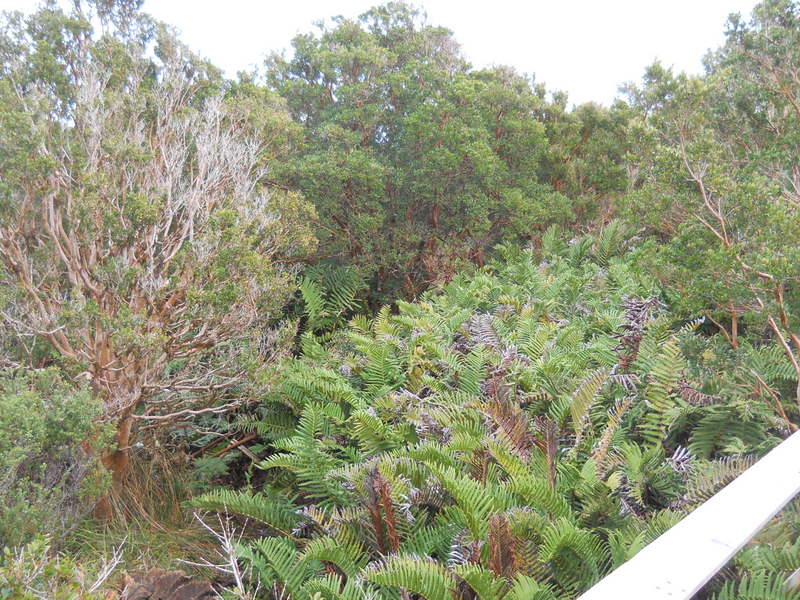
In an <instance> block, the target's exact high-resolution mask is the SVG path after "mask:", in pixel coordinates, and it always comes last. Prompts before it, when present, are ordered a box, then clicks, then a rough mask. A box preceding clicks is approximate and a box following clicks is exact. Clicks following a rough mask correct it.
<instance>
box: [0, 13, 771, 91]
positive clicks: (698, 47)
mask: <svg viewBox="0 0 800 600" xmlns="http://www.w3.org/2000/svg"><path fill="white" fill-rule="evenodd" d="M379 3H380V0H288V1H287V0H225V1H219V0H145V4H144V8H145V10H146V11H148V12H150V13H151V14H153V15H155V16H156V17H158V18H159V19H161V20H163V21H166V22H168V23H171V24H172V25H175V26H176V27H177V28H178V29H179V30H180V31H181V32H182V34H183V35H182V38H183V40H184V41H185V42H186V43H188V44H189V46H190V47H192V48H193V49H194V50H195V51H197V52H199V53H200V54H201V55H203V56H205V57H207V58H209V59H211V60H212V61H213V62H214V63H215V64H217V65H219V66H220V67H222V68H223V69H225V71H226V72H227V73H228V74H229V75H231V76H233V75H235V74H236V72H237V71H239V70H249V68H250V67H252V66H253V65H255V64H260V63H261V62H262V60H263V57H264V56H265V55H266V54H268V53H269V52H270V51H272V50H280V49H284V48H285V49H289V48H290V41H291V39H292V37H293V36H294V35H295V34H297V33H302V32H306V31H309V30H311V29H312V27H313V23H314V22H315V21H317V20H320V19H323V18H326V17H329V16H332V15H344V16H347V17H353V16H356V15H358V14H360V13H362V12H364V11H365V10H367V9H368V8H369V7H370V6H373V5H374V4H379ZM37 4H38V1H37V0H0V9H3V10H6V9H21V10H32V9H33V8H35V7H36V6H37ZM414 4H416V5H417V6H421V7H422V8H423V9H424V10H425V11H426V12H427V14H428V21H429V22H430V23H432V24H435V25H444V26H446V27H448V28H449V29H451V30H453V31H454V32H455V37H456V39H457V40H458V41H459V42H460V43H461V46H462V49H463V51H464V54H465V55H466V57H467V58H468V59H469V60H470V61H471V62H472V63H473V64H474V65H476V66H487V65H492V64H509V65H512V66H514V67H516V68H517V70H519V71H520V72H523V73H528V74H535V75H536V79H537V81H542V82H544V83H545V84H546V85H547V87H548V89H560V90H565V91H567V92H568V93H569V96H570V99H571V101H572V102H575V103H581V102H586V101H589V100H596V101H599V102H603V103H606V104H608V103H610V102H611V100H612V99H613V98H614V96H615V95H616V93H617V87H618V86H619V85H620V84H621V83H624V82H626V81H631V80H638V79H639V78H640V77H641V75H642V73H643V71H644V67H645V66H646V65H648V64H649V63H651V62H652V61H653V60H654V59H656V58H659V59H660V60H661V61H662V62H664V63H665V64H667V65H672V66H674V68H675V69H676V70H684V71H689V72H700V71H701V70H702V66H701V59H702V57H703V55H704V54H705V52H706V51H707V50H708V49H709V48H714V47H716V46H718V45H719V44H720V43H721V42H722V40H723V25H724V23H725V20H726V18H727V16H728V14H730V13H732V12H741V13H742V14H745V15H749V13H750V10H751V9H752V7H753V6H754V5H755V4H756V1H755V0H605V1H603V0H527V1H526V0H491V1H488V2H487V1H481V2H478V1H473V0H419V1H417V2H414Z"/></svg>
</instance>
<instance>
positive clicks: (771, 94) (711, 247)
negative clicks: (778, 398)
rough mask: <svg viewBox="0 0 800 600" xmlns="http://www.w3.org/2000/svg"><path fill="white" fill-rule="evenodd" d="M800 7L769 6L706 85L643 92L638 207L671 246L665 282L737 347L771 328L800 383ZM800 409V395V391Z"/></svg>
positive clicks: (727, 48)
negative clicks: (747, 330) (747, 332)
mask: <svg viewBox="0 0 800 600" xmlns="http://www.w3.org/2000/svg"><path fill="white" fill-rule="evenodd" d="M798 48H800V6H799V5H798V4H797V3H796V2H789V1H787V0H766V1H765V2H763V3H761V4H760V5H758V6H757V7H756V8H755V9H754V11H753V18H752V20H751V21H750V22H746V21H744V20H743V19H741V17H739V16H733V17H732V18H731V20H730V21H729V27H728V31H727V40H726V43H725V45H724V46H723V47H722V48H721V49H719V50H718V51H717V52H715V53H712V54H710V55H709V57H708V59H707V70H708V73H707V74H706V75H705V76H703V77H689V76H686V75H679V76H675V75H673V74H672V73H671V72H670V71H668V70H666V69H664V68H663V67H661V66H660V65H654V66H653V67H651V68H650V69H649V70H648V73H647V76H646V79H645V84H644V86H643V87H642V89H638V90H632V92H633V93H632V100H633V104H634V105H635V106H637V107H638V108H639V109H640V114H641V116H642V123H643V126H644V128H645V129H646V130H647V131H648V134H647V135H646V136H645V138H646V139H648V140H649V142H648V143H646V144H643V145H642V147H641V152H640V157H639V158H640V165H641V167H642V168H641V170H640V177H641V179H640V182H639V183H640V185H639V187H638V189H637V190H636V191H635V192H634V193H632V194H631V195H630V196H629V202H630V204H629V207H630V208H631V209H632V210H633V211H635V214H636V215H642V214H648V213H649V214H650V215H651V216H650V218H649V219H648V220H649V221H650V222H651V224H652V225H653V226H654V227H655V229H656V230H657V231H659V232H660V233H661V234H662V235H664V236H666V237H670V238H672V242H671V244H670V245H669V246H667V247H666V250H665V251H664V252H662V254H663V255H664V257H665V258H666V260H664V261H661V264H662V266H663V269H664V272H663V274H664V275H665V276H666V277H665V279H666V280H667V281H668V282H669V283H670V284H671V286H672V287H673V288H674V290H675V291H674V292H673V293H674V296H675V299H676V302H677V303H678V304H679V305H682V306H684V307H685V308H688V309H690V310H692V311H697V310H703V309H705V312H706V315H707V316H708V317H709V319H711V320H713V321H714V322H715V323H716V324H717V326H718V327H719V328H720V330H721V331H722V332H723V333H724V334H725V335H726V336H727V338H728V340H729V341H730V343H731V345H732V346H734V347H736V346H737V345H738V342H739V333H740V330H741V328H742V326H748V325H751V326H754V327H759V328H764V330H765V335H767V336H771V337H773V338H775V339H776V340H777V341H778V342H779V343H780V344H781V346H782V347H783V349H784V351H785V354H786V356H787V358H788V359H789V360H790V361H791V363H792V365H793V367H794V369H795V371H796V373H797V374H798V375H800V354H799V353H798V348H800V295H798V293H797V281H798V280H800V268H799V267H798V265H800V251H798V247H797V240H798V239H800V196H799V195H798V190H800V167H798V164H797V147H798V142H799V141H800V138H799V137H798V135H799V132H800V110H798V107H800V51H798ZM797 395H798V400H799V401H800V389H798V390H797Z"/></svg>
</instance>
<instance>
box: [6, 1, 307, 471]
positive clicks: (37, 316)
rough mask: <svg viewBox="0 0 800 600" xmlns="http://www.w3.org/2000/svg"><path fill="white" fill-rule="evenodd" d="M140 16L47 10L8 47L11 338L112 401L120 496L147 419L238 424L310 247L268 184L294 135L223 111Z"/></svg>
mask: <svg viewBox="0 0 800 600" xmlns="http://www.w3.org/2000/svg"><path fill="white" fill-rule="evenodd" d="M140 4H141V3H140V2H138V1H131V0H121V1H118V2H103V1H97V2H93V1H91V0H87V1H86V2H76V4H75V8H74V10H73V11H72V12H70V13H68V14H67V13H64V12H62V11H61V10H60V9H58V8H57V7H56V6H55V5H49V6H46V7H45V8H43V9H42V10H40V11H38V12H37V13H35V14H33V15H32V16H30V17H29V18H23V17H22V16H21V15H18V14H17V15H7V16H6V17H5V24H4V27H3V29H2V31H3V33H2V36H1V37H0V266H1V267H2V271H1V272H0V273H1V274H0V311H2V312H1V314H2V317H3V326H2V327H3V335H4V336H9V337H11V336H13V337H14V339H16V340H19V344H17V348H16V352H17V356H16V359H17V360H19V359H20V358H21V359H22V360H23V364H24V361H28V362H29V363H30V362H31V361H32V360H34V358H36V357H38V358H36V360H42V359H41V356H42V355H41V354H38V355H37V354H35V352H30V351H29V352H25V351H24V348H29V346H25V345H24V343H23V342H24V341H25V340H31V339H33V340H37V341H38V343H39V345H40V346H41V345H42V344H43V345H44V348H45V349H46V352H47V353H48V355H49V357H48V359H47V360H49V361H51V362H52V361H54V362H56V363H58V364H60V365H61V366H62V367H64V368H65V369H67V370H68V371H69V372H71V373H72V374H73V375H74V376H75V377H79V378H85V379H87V380H88V381H89V382H90V385H91V387H92V388H93V389H94V391H95V392H96V393H97V394H99V395H100V396H101V397H102V398H103V400H104V406H105V409H104V415H103V418H104V419H105V420H106V421H111V422H113V423H115V424H116V426H117V437H116V442H115V447H114V448H112V449H110V451H109V453H108V454H107V456H105V457H104V463H105V465H106V466H107V468H109V469H110V470H112V472H113V473H114V480H115V482H119V481H120V480H121V476H122V473H123V472H124V469H125V466H126V464H127V460H128V448H129V447H130V445H131V429H132V426H133V424H134V422H135V421H136V420H137V419H138V420H141V419H145V420H151V421H152V420H154V421H155V422H162V421H168V420H169V419H167V418H166V417H167V416H168V414H173V415H174V414H190V413H191V412H192V411H202V410H222V409H223V408H225V406H224V405H223V406H222V407H221V406H219V402H218V401H217V400H216V396H214V394H219V393H220V392H221V391H224V390H225V389H228V388H230V386H231V385H233V384H235V383H236V382H237V381H239V380H240V379H241V377H242V374H243V370H242V366H241V365H240V364H238V362H237V360H238V358H239V357H240V356H241V355H243V354H244V353H246V351H247V349H248V348H250V347H252V346H253V344H251V343H250V342H251V341H253V340H254V339H257V336H258V328H259V326H263V324H264V323H265V320H266V319H267V318H269V317H270V315H272V314H273V311H275V310H276V309H278V308H280V306H281V303H282V302H283V301H284V299H285V297H286V295H287V293H288V291H289V290H290V288H291V286H290V281H291V278H292V273H293V266H292V264H293V261H294V260H295V259H296V258H297V257H299V256H300V255H302V253H303V252H305V251H306V250H307V249H308V248H309V247H310V246H311V243H312V237H311V235H310V232H309V230H308V229H307V228H306V227H305V226H304V222H306V221H307V220H309V219H310V218H311V216H312V214H313V213H312V211H311V210H310V209H309V208H308V207H307V205H306V204H305V203H304V202H303V201H302V200H301V198H300V197H299V196H297V195H296V194H292V193H286V192H283V191H275V190H272V191H270V190H268V189H267V188H266V187H265V184H264V182H265V181H266V177H267V172H268V165H267V163H266V162H265V160H266V158H267V157H268V156H274V155H275V148H274V147H271V148H269V150H270V151H269V152H265V145H264V144H263V143H262V142H261V141H260V140H259V136H257V135H256V133H259V134H263V131H262V130H263V128H264V127H265V126H266V125H265V124H266V123H270V122H271V123H272V124H273V125H275V124H276V123H280V122H281V119H280V118H274V117H272V116H270V115H268V114H264V111H263V109H262V113H255V114H254V113H252V112H248V107H249V104H248V102H247V98H246V97H243V96H242V95H241V94H234V95H232V96H231V97H230V98H228V99H226V98H224V97H223V92H224V89H223V83H222V80H221V78H220V76H219V73H218V71H217V70H216V69H215V68H213V67H212V66H211V65H209V64H207V63H205V62H203V61H200V60H198V59H197V58H196V57H194V56H193V55H191V53H189V52H188V51H187V50H186V49H185V48H184V47H183V46H181V45H180V44H179V43H178V42H177V41H176V39H175V38H174V36H173V35H172V34H171V32H170V31H169V30H167V29H166V28H165V27H164V26H162V25H160V24H159V23H157V22H155V21H153V20H152V19H150V18H149V17H147V16H146V15H143V14H142V13H140V12H139V10H138V9H139V5H140ZM93 23H99V29H98V30H95V28H94V27H93V25H92V24H93ZM274 137H275V139H279V138H280V135H277V136H274ZM273 146H274V145H273ZM209 393H212V395H211V396H209V395H208V394H209ZM199 398H203V399H204V400H203V403H202V404H200V405H199V406H198V401H199ZM234 402H235V401H234Z"/></svg>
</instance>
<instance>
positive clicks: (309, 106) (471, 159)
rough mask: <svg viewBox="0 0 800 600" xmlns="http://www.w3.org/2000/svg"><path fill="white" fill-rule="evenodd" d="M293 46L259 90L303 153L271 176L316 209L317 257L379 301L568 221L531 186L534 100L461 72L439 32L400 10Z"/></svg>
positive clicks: (483, 75)
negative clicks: (353, 269) (360, 279)
mask: <svg viewBox="0 0 800 600" xmlns="http://www.w3.org/2000/svg"><path fill="white" fill-rule="evenodd" d="M293 46H294V55H293V56H292V57H291V58H289V59H287V58H284V57H282V56H273V57H272V58H271V59H270V60H269V62H268V65H267V67H268V68H267V80H268V82H269V85H270V86H271V87H272V88H273V89H274V90H276V91H277V92H278V93H280V94H281V95H282V96H283V97H284V98H286V100H287V102H288V105H289V108H290V110H291V112H292V114H293V115H294V117H295V118H296V119H297V120H298V121H299V122H300V123H302V124H303V126H304V129H305V132H306V141H305V145H304V146H303V148H302V149H301V151H300V153H299V157H298V159H297V160H296V161H292V162H290V163H286V164H285V165H284V167H285V168H284V169H281V170H280V173H278V177H279V179H280V180H282V181H283V182H284V183H286V184H288V185H290V186H296V187H297V188H298V189H299V190H301V191H302V192H303V193H304V195H305V196H306V197H308V198H309V200H312V201H313V202H314V203H315V205H316V208H317V210H318V213H319V221H318V222H317V226H318V231H319V237H320V242H321V255H322V257H323V258H325V259H328V260H333V261H341V262H347V263H352V264H356V265H358V266H359V267H361V268H362V270H363V271H364V272H365V275H367V276H370V277H372V278H373V283H374V285H373V289H374V290H375V292H376V293H377V294H378V295H379V296H385V295H388V294H390V293H391V292H392V291H393V290H395V289H398V288H400V289H401V290H402V291H403V292H404V293H405V294H406V295H415V294H417V293H419V292H420V291H421V290H422V289H424V288H425V287H427V286H428V285H430V284H431V283H434V282H437V281H441V280H446V279H448V278H449V277H450V276H451V275H452V274H453V272H454V271H455V270H456V269H457V268H458V267H459V266H463V265H464V264H466V263H469V262H474V263H478V264H480V263H481V262H482V261H483V257H484V253H485V252H486V251H487V249H489V248H491V247H492V246H493V245H495V244H496V243H497V242H498V241H500V240H501V239H510V238H517V239H525V238H527V237H529V236H531V234H532V233H533V232H534V231H535V230H537V229H540V228H542V227H543V225H544V224H547V223H552V222H557V221H560V220H561V221H563V220H567V219H568V218H569V216H570V214H571V206H570V202H569V201H568V200H567V198H566V197H564V196H563V195H560V194H558V193H554V192H553V191H552V190H551V189H550V187H549V186H547V185H545V184H544V183H542V182H541V181H540V176H539V163H540V159H541V157H542V155H543V152H544V151H545V148H546V145H547V140H546V137H545V128H544V126H543V125H542V124H541V123H540V122H538V121H537V119H536V114H537V111H538V110H540V108H541V107H542V106H543V105H544V104H545V99H544V91H543V89H540V88H537V89H533V88H532V87H531V85H530V82H529V81H527V80H526V79H525V78H523V77H521V76H519V75H517V74H516V73H514V72H513V71H511V70H509V69H505V68H495V69H490V70H485V71H475V70H472V69H471V68H470V66H469V65H468V64H467V62H466V61H465V60H464V59H463V57H462V56H461V54H460V53H459V50H458V46H457V45H456V43H455V42H454V40H453V38H452V35H451V33H450V32H449V31H448V30H446V29H443V28H439V27H432V26H430V25H427V24H425V22H424V20H423V17H422V16H421V15H420V14H419V13H418V12H416V11H415V10H413V9H411V8H410V7H409V6H407V5H405V4H402V3H389V4H387V5H385V6H382V7H379V8H375V9H372V10H370V11H369V12H367V13H365V14H363V15H362V16H361V17H359V18H358V19H357V20H354V21H351V20H345V19H342V18H338V19H334V25H333V27H332V28H324V27H323V28H322V29H321V31H320V32H319V33H318V34H307V35H300V36H298V37H296V38H295V39H294V42H293Z"/></svg>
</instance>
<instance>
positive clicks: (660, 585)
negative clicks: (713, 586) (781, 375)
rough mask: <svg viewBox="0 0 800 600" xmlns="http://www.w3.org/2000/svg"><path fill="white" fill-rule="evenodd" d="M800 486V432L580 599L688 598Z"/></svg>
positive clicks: (677, 599)
mask: <svg viewBox="0 0 800 600" xmlns="http://www.w3.org/2000/svg"><path fill="white" fill-rule="evenodd" d="M799 492H800V432H797V433H794V434H793V435H792V436H791V437H789V438H788V439H786V440H784V441H783V442H782V443H781V444H780V445H779V446H777V447H776V448H774V449H773V450H772V451H770V452H769V453H768V454H767V455H766V456H764V457H763V458H762V459H761V460H759V461H758V462H757V463H756V464H754V465H753V466H752V467H750V468H749V469H747V471H745V472H744V473H742V474H741V475H740V476H739V477H737V478H736V479H734V480H733V481H732V482H731V483H729V484H728V485H727V486H725V487H724V488H723V489H722V490H720V491H719V492H718V493H717V494H716V495H714V496H713V497H712V498H710V499H709V500H707V501H706V502H704V503H703V504H702V505H700V507H698V508H697V509H696V510H694V511H693V512H691V513H690V514H689V515H688V516H686V517H685V518H684V519H683V520H682V521H681V522H679V523H678V524H677V525H675V526H674V527H673V528H672V529H670V530H669V531H667V532H666V533H664V534H663V535H661V536H660V537H658V538H657V539H656V540H654V541H653V542H652V543H651V544H649V545H648V546H646V547H645V548H643V549H642V550H641V551H640V552H639V553H638V554H637V555H636V556H634V557H633V558H632V559H631V560H629V561H628V562H626V563H625V564H623V565H622V566H620V567H619V568H618V569H617V570H615V571H613V572H612V573H611V574H609V575H608V576H606V577H605V578H604V579H603V580H601V581H600V582H599V583H597V584H596V585H595V586H594V587H592V588H591V589H590V590H589V591H588V592H586V593H585V594H583V595H582V596H581V597H580V600H645V599H647V600H661V599H662V598H663V599H664V600H688V599H689V598H691V597H692V596H694V594H695V593H696V592H697V591H698V590H699V589H700V588H701V587H703V585H705V583H706V582H707V581H708V580H709V579H711V578H712V577H713V576H714V574H715V573H716V572H717V571H719V570H720V569H721V568H722V567H723V566H725V563H727V562H728V561H729V560H730V559H731V557H732V556H733V555H734V554H736V552H737V551H738V550H739V549H740V548H741V547H742V546H744V545H745V544H746V543H747V542H748V541H749V540H750V539H751V538H752V537H753V536H754V535H755V534H756V533H758V531H759V530H760V529H761V528H762V527H764V525H766V524H767V522H769V520H770V519H772V517H774V516H775V514H776V513H777V512H778V511H779V510H781V508H783V507H784V506H785V505H786V503H787V502H789V501H790V500H791V499H792V498H794V497H795V496H796V495H797V494H798V493H799Z"/></svg>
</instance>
